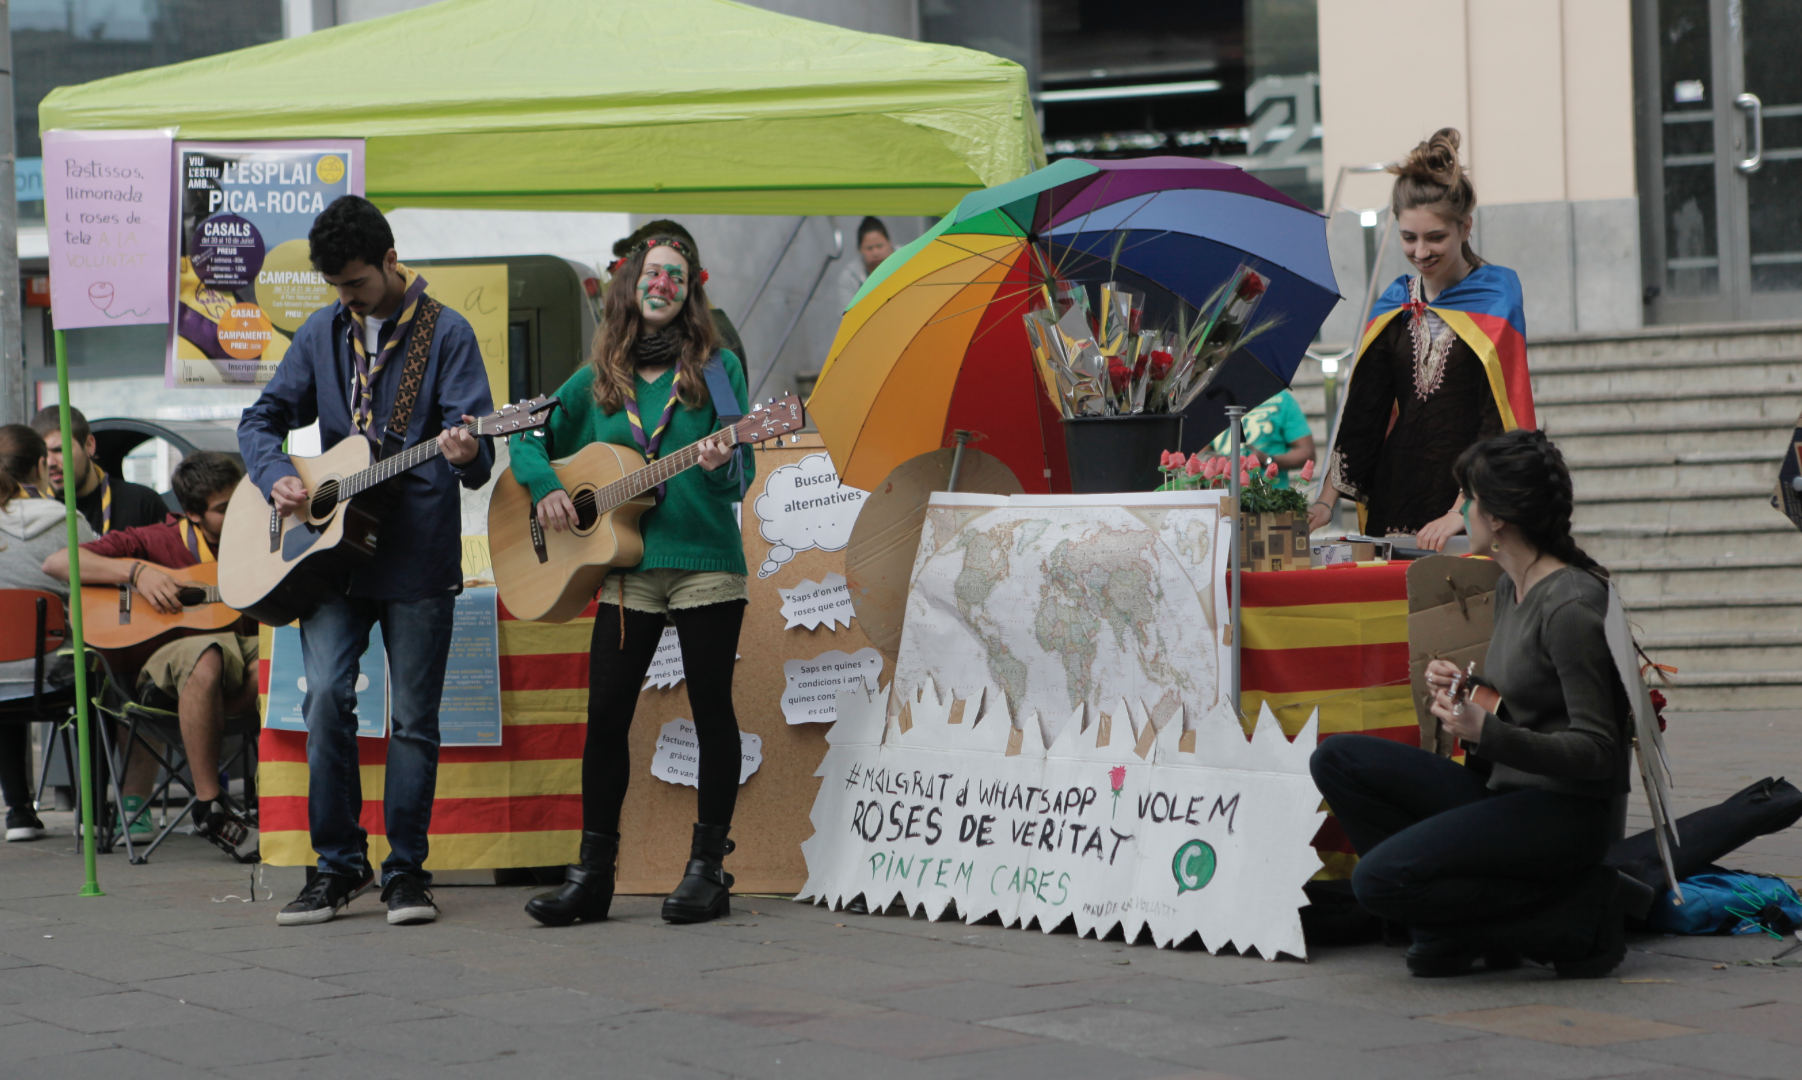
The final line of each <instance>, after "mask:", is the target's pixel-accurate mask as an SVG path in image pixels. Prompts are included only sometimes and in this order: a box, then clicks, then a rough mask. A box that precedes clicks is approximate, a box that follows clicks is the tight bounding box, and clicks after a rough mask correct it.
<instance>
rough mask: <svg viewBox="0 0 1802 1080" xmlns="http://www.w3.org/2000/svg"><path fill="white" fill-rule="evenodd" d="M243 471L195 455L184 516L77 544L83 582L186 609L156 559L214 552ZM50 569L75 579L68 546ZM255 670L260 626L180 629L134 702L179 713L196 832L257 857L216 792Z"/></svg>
mask: <svg viewBox="0 0 1802 1080" xmlns="http://www.w3.org/2000/svg"><path fill="white" fill-rule="evenodd" d="M243 475H244V474H243V472H242V471H241V470H239V468H238V463H237V462H235V461H233V460H232V459H231V457H230V455H227V454H221V453H218V452H216V451H211V450H203V451H200V452H198V453H193V454H189V455H188V456H187V457H185V458H183V459H182V460H181V464H179V465H177V466H176V467H175V471H174V472H173V473H171V474H170V476H169V486H170V487H172V488H174V489H175V497H176V499H177V500H178V501H180V503H181V510H182V512H181V515H180V516H177V515H175V514H170V515H169V516H168V519H167V520H165V521H164V522H162V523H161V524H159V525H140V526H138V527H136V528H130V529H120V528H114V529H113V530H112V531H111V532H109V533H107V534H106V535H105V536H102V537H101V538H100V539H98V540H94V541H91V542H89V543H86V544H83V545H81V550H82V552H83V554H82V556H81V580H82V582H83V583H84V584H87V585H124V584H127V583H129V584H131V585H133V586H135V587H136V590H137V592H138V594H139V595H140V596H142V597H143V598H144V599H145V600H148V601H149V602H150V604H151V606H153V607H155V608H156V609H157V610H158V611H164V612H169V613H178V612H180V611H181V609H182V604H181V599H180V597H179V596H178V590H179V589H180V587H181V586H180V583H179V582H177V581H176V580H175V579H174V578H171V577H170V576H169V575H168V574H165V573H163V572H162V571H161V570H159V569H157V567H158V566H165V567H168V568H169V569H171V570H180V569H183V568H184V567H189V566H194V565H196V564H199V563H209V562H213V561H215V560H216V559H217V558H218V555H219V530H220V528H221V527H222V526H224V524H225V508H226V506H227V504H229V503H230V502H231V497H232V489H234V488H236V487H237V486H238V481H239V480H240V479H242V477H243ZM44 573H46V574H49V575H50V576H51V577H53V578H56V579H57V580H59V581H67V580H69V553H68V551H66V550H64V551H59V552H56V553H55V554H54V555H51V556H50V557H49V558H48V559H45V560H44ZM138 655H140V656H141V655H143V654H142V653H139V654H138ZM256 671H257V637H256V624H254V623H252V622H250V620H248V619H245V620H240V622H239V623H238V624H237V625H235V626H230V627H227V628H226V629H224V630H220V631H217V632H214V633H189V634H181V635H179V636H177V637H175V638H174V639H173V640H168V641H166V642H165V643H164V644H163V645H162V646H161V647H159V648H158V649H157V650H156V651H155V652H153V653H151V654H150V657H149V659H147V660H145V661H144V664H143V666H142V667H141V668H139V669H138V676H137V689H136V697H137V700H139V701H142V702H144V703H145V704H148V705H154V706H157V707H159V708H164V709H173V710H174V711H175V712H176V713H177V715H179V716H180V717H181V742H182V748H183V750H184V751H185V752H186V753H187V757H188V769H189V772H190V773H192V775H193V779H194V834H195V835H196V836H200V837H203V838H204V839H206V840H209V841H211V842H212V843H213V844H215V845H217V846H218V847H219V849H220V850H222V851H224V852H225V853H226V854H228V855H230V856H231V857H232V858H234V859H237V860H238V861H239V862H255V861H256V860H257V832H256V830H255V829H254V828H252V827H251V826H250V824H249V823H248V822H246V821H245V820H244V819H243V818H242V817H241V816H239V814H238V812H237V811H236V810H234V809H232V807H231V804H230V803H229V802H227V801H225V800H223V799H221V798H220V794H221V792H220V790H219V748H220V744H221V743H222V742H223V741H224V737H225V718H226V717H228V716H239V715H242V714H244V713H247V712H249V711H250V710H251V709H252V708H253V707H255V705H256V694H257V679H256ZM131 809H134V808H128V810H131ZM128 824H131V823H129V822H128Z"/></svg>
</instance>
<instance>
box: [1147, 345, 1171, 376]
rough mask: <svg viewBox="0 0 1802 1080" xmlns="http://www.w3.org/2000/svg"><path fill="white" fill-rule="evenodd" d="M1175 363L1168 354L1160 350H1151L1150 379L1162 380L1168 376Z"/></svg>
mask: <svg viewBox="0 0 1802 1080" xmlns="http://www.w3.org/2000/svg"><path fill="white" fill-rule="evenodd" d="M1175 363H1176V358H1175V357H1174V356H1171V355H1170V354H1169V353H1167V352H1164V351H1163V350H1162V349H1154V350H1152V353H1151V377H1152V378H1154V379H1158V380H1162V379H1163V378H1164V376H1166V375H1168V374H1170V368H1171V367H1172V366H1173V365H1175Z"/></svg>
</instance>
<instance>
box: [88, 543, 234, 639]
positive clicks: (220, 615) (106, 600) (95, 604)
mask: <svg viewBox="0 0 1802 1080" xmlns="http://www.w3.org/2000/svg"><path fill="white" fill-rule="evenodd" d="M147 565H148V566H149V567H150V568H151V569H153V570H161V571H162V572H163V573H165V574H167V575H169V576H170V577H172V578H174V579H175V582H176V584H178V585H180V586H181V594H180V595H181V610H180V611H179V612H177V613H175V614H173V615H168V614H164V613H163V612H161V611H158V610H157V609H156V606H155V605H153V604H152V603H151V602H150V601H149V599H148V598H146V597H145V596H144V595H143V594H142V593H140V592H138V591H137V590H136V589H134V588H132V587H131V586H130V585H83V586H82V587H81V610H82V611H83V612H84V613H85V614H86V616H87V621H86V625H85V626H83V627H82V630H83V634H82V636H83V638H84V639H85V640H86V641H87V643H88V644H89V645H92V646H93V647H94V648H96V649H124V648H129V647H130V646H132V645H140V644H142V643H144V642H146V641H149V640H150V639H151V638H154V637H158V636H160V635H163V634H167V633H169V632H170V631H173V630H195V631H199V632H201V633H212V632H213V631H216V630H223V629H225V628H226V627H228V626H230V625H231V624H232V623H235V622H237V621H238V618H239V613H238V612H236V611H233V610H232V609H231V608H229V607H227V606H226V605H225V604H223V603H221V602H220V601H219V564H218V563H201V564H199V565H197V566H190V567H187V568H186V569H182V570H171V569H169V568H168V567H166V566H158V565H157V564H155V563H148V564H147Z"/></svg>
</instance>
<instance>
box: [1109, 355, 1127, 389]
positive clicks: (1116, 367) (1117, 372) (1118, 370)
mask: <svg viewBox="0 0 1802 1080" xmlns="http://www.w3.org/2000/svg"><path fill="white" fill-rule="evenodd" d="M1107 379H1108V382H1110V383H1112V384H1113V387H1114V392H1115V393H1116V394H1118V393H1121V392H1123V391H1124V390H1125V389H1126V384H1127V383H1129V382H1131V381H1132V372H1130V371H1128V370H1126V365H1125V364H1122V363H1121V362H1120V358H1119V357H1117V356H1110V357H1108V361H1107Z"/></svg>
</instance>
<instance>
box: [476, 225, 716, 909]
mask: <svg viewBox="0 0 1802 1080" xmlns="http://www.w3.org/2000/svg"><path fill="white" fill-rule="evenodd" d="M667 224H668V225H670V228H669V229H668V230H666V233H667V234H666V235H653V236H647V237H645V238H643V239H642V240H640V241H639V242H638V243H637V244H635V245H633V247H632V249H631V251H630V252H628V254H627V255H626V257H625V259H624V261H623V262H622V263H621V264H620V265H619V266H618V268H617V270H616V272H615V274H614V277H613V280H612V282H611V284H609V285H608V287H607V295H606V298H605V301H604V305H603V325H602V327H601V330H600V332H599V333H598V334H596V336H595V344H594V355H593V356H592V357H591V358H590V360H589V363H588V364H587V365H586V366H584V367H583V368H582V370H580V371H578V372H577V373H576V374H574V375H572V376H571V377H570V379H569V381H568V382H566V383H564V384H563V387H562V389H560V390H558V391H557V396H558V397H559V398H561V399H562V401H563V408H562V410H561V411H560V412H559V413H557V415H555V416H554V417H552V419H551V423H550V425H549V426H548V427H547V428H545V429H543V430H542V432H541V433H539V434H536V435H519V436H515V437H514V439H513V443H512V449H513V475H514V476H515V477H516V478H517V479H518V480H519V482H520V483H522V484H524V485H525V486H526V487H527V488H529V489H530V490H531V492H532V501H533V503H534V505H535V506H536V507H537V514H538V520H539V522H540V523H541V524H543V525H544V527H546V528H549V529H556V530H558V531H562V530H564V529H568V528H571V527H573V526H574V525H575V524H576V510H575V506H574V505H573V504H572V503H571V502H570V498H569V495H568V493H567V492H566V491H564V489H563V486H562V483H561V482H560V481H559V480H558V478H557V474H556V472H555V471H554V470H553V469H552V468H551V466H550V462H551V459H553V458H562V457H567V456H569V455H571V454H574V453H575V452H576V451H578V450H580V449H582V448H583V447H584V446H587V445H588V444H590V443H596V442H605V443H616V444H619V445H623V446H631V447H636V448H637V449H639V450H640V451H641V452H643V453H644V455H645V457H646V458H648V459H655V458H657V457H658V456H659V454H660V452H662V451H666V450H667V451H674V450H678V449H680V448H682V447H684V446H687V445H688V444H690V443H695V442H701V441H702V440H703V439H708V440H709V443H708V444H707V445H705V446H704V447H703V449H702V451H701V455H700V458H701V463H700V468H698V469H689V470H688V471H686V472H682V473H678V474H677V475H676V476H673V477H671V478H670V479H669V481H668V482H667V483H665V484H664V485H663V487H662V489H661V490H660V491H659V492H658V493H657V505H656V507H655V508H653V509H651V510H648V511H646V512H645V514H644V516H643V517H642V518H640V519H639V528H640V530H641V531H642V533H643V536H644V558H643V559H642V560H640V562H639V564H638V565H637V566H634V567H632V568H631V569H630V570H627V571H623V572H622V571H617V570H616V571H615V572H613V573H612V574H610V575H609V576H608V577H607V580H606V583H605V584H604V585H603V586H602V587H601V592H600V609H599V611H598V612H597V614H596V617H595V620H594V638H593V640H592V642H591V643H590V646H589V653H588V739H587V744H586V746H585V747H584V749H583V752H582V848H581V861H580V862H579V863H578V864H577V865H575V866H571V867H570V868H569V870H568V872H567V877H566V878H565V881H564V884H563V886H562V887H561V888H558V889H556V890H555V891H552V892H548V893H545V894H543V895H541V896H538V897H535V898H534V899H533V900H531V902H529V903H528V904H527V905H526V911H527V912H528V913H529V914H530V915H531V916H532V917H533V918H535V919H537V920H538V921H539V922H542V923H544V924H546V925H549V926H567V925H569V924H570V923H572V922H575V921H577V920H578V919H581V920H589V921H595V920H600V919H605V918H606V917H607V910H608V908H609V907H610V906H611V904H612V901H613V871H614V861H615V858H616V857H617V855H618V853H619V815H620V806H621V805H622V804H623V803H624V802H625V798H626V783H627V779H628V777H629V776H630V772H631V769H630V761H629V758H628V750H627V745H626V733H627V730H628V729H629V728H630V727H631V724H632V714H633V711H634V710H635V708H636V707H637V704H638V694H639V690H640V688H641V687H642V686H643V685H644V679H645V672H646V671H647V670H648V669H649V668H650V666H651V659H652V657H653V656H654V655H655V653H656V651H657V642H658V640H659V639H660V638H661V637H662V635H663V627H664V624H665V622H666V621H667V622H669V623H673V624H674V625H675V627H676V634H677V636H678V638H680V640H681V643H682V665H683V669H684V671H685V677H686V680H687V683H688V699H689V703H690V704H691V705H692V706H693V707H694V724H695V733H696V739H697V742H698V743H699V750H700V762H699V769H698V772H699V778H698V779H699V785H700V789H699V793H698V796H697V802H698V807H697V813H696V817H697V818H698V819H699V820H698V822H697V823H696V825H695V827H694V842H693V847H692V849H691V850H690V853H689V861H688V868H687V871H686V873H685V874H684V876H683V878H682V883H681V884H680V885H678V886H677V887H676V891H675V892H673V893H671V894H670V896H669V898H668V899H667V900H665V901H664V903H663V917H664V918H665V919H668V920H669V921H671V922H704V921H706V920H708V919H716V918H718V917H720V916H721V915H724V914H726V913H727V911H728V910H729V907H728V905H729V891H728V890H729V889H730V887H731V885H732V875H730V874H728V873H726V871H725V869H724V867H723V866H722V865H721V864H722V863H723V861H724V860H725V857H726V855H727V854H729V853H730V852H731V851H732V848H733V844H732V841H730V840H728V839H727V838H726V833H727V831H728V830H729V829H730V827H731V825H732V810H733V806H734V804H735V803H736V802H737V800H738V777H739V769H740V746H739V735H738V718H737V717H736V716H735V715H734V714H733V711H732V667H733V660H734V658H735V657H736V656H737V650H738V631H739V626H740V624H741V623H742V622H743V619H744V609H745V556H744V546H743V543H742V541H741V540H740V538H739V527H738V522H737V519H736V517H735V516H734V514H733V511H732V504H733V503H734V502H736V501H737V500H738V498H739V494H740V486H739V484H740V470H739V469H734V468H727V467H726V466H727V464H728V462H730V461H731V459H732V456H733V451H732V449H731V448H730V445H729V444H728V442H727V441H726V439H725V438H724V437H722V436H721V435H720V434H719V433H716V432H715V428H716V427H718V426H719V425H718V416H717V414H716V413H715V411H714V408H713V403H712V400H711V398H710V396H709V393H708V381H707V376H706V373H705V371H704V370H703V369H704V366H705V365H707V364H709V363H712V364H718V365H720V366H721V367H723V368H724V370H725V373H726V376H727V378H728V379H729V380H730V383H731V386H732V390H733V393H734V394H735V395H736V396H737V398H738V407H737V408H736V409H735V410H733V411H735V412H739V413H742V412H744V407H745V405H746V400H745V399H746V396H747V395H746V391H745V376H744V370H743V368H742V366H741V365H740V364H739V362H738V357H736V356H734V355H733V354H732V353H731V352H730V351H726V350H721V349H719V348H718V347H717V336H716V333H715V330H714V325H713V320H712V319H711V318H710V317H709V316H708V304H707V294H706V292H705V291H704V283H705V282H706V280H707V274H706V272H705V271H704V270H702V269H701V263H700V258H699V254H698V252H697V250H696V247H695V243H694V239H693V238H692V237H690V236H689V235H688V234H687V231H686V230H684V229H682V228H681V227H680V226H676V225H675V223H674V222H669V223H667ZM710 358H711V359H710ZM740 468H742V470H743V476H744V479H746V480H748V479H749V478H750V469H751V463H750V456H749V455H748V454H746V455H742V456H741V465H740Z"/></svg>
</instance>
